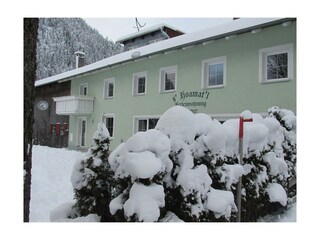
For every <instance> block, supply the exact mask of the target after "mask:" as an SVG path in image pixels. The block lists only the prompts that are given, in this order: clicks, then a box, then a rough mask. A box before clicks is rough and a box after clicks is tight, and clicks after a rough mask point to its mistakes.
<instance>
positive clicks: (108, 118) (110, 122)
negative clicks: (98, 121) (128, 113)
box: [102, 114, 115, 138]
mask: <svg viewBox="0 0 320 240" xmlns="http://www.w3.org/2000/svg"><path fill="white" fill-rule="evenodd" d="M102 121H103V123H104V124H105V125H106V128H107V129H108V131H109V134H110V137H111V138H113V137H114V122H115V121H114V114H103V116H102Z"/></svg>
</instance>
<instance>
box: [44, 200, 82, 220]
mask: <svg viewBox="0 0 320 240" xmlns="http://www.w3.org/2000/svg"><path fill="white" fill-rule="evenodd" d="M73 206H74V202H66V203H63V204H60V205H59V206H57V207H56V208H54V209H53V210H52V211H51V212H50V221H51V222H55V221H59V220H61V219H67V218H75V217H76V212H75V210H74V209H73Z"/></svg>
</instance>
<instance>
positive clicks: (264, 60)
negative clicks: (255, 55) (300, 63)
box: [259, 44, 293, 83]
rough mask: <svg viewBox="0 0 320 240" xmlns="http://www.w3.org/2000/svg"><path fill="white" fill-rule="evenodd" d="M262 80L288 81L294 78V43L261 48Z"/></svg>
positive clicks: (260, 67) (260, 69)
mask: <svg viewBox="0 0 320 240" xmlns="http://www.w3.org/2000/svg"><path fill="white" fill-rule="evenodd" d="M259 64H260V66H259V72H260V82H262V83H268V82H278V81H287V80H290V79H292V78H293V44H286V45H280V46H275V47H271V48H264V49H260V50H259Z"/></svg>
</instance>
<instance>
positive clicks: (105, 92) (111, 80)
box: [103, 77, 116, 99]
mask: <svg viewBox="0 0 320 240" xmlns="http://www.w3.org/2000/svg"><path fill="white" fill-rule="evenodd" d="M115 82H116V81H115V78H114V77H113V78H108V79H105V80H104V84H103V98H104V99H112V98H114V93H115V88H116V84H115ZM110 83H112V84H113V95H112V96H109V84H110Z"/></svg>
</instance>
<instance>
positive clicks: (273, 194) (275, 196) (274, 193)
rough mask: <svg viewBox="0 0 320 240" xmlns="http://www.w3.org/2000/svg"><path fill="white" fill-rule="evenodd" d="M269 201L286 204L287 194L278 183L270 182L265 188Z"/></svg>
mask: <svg viewBox="0 0 320 240" xmlns="http://www.w3.org/2000/svg"><path fill="white" fill-rule="evenodd" d="M266 192H267V194H268V196H269V198H270V202H279V203H280V204H281V205H282V206H286V205H287V201H288V198H287V194H286V191H285V190H284V189H283V187H282V186H281V185H280V184H278V183H270V184H269V185H268V187H267V188H266Z"/></svg>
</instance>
